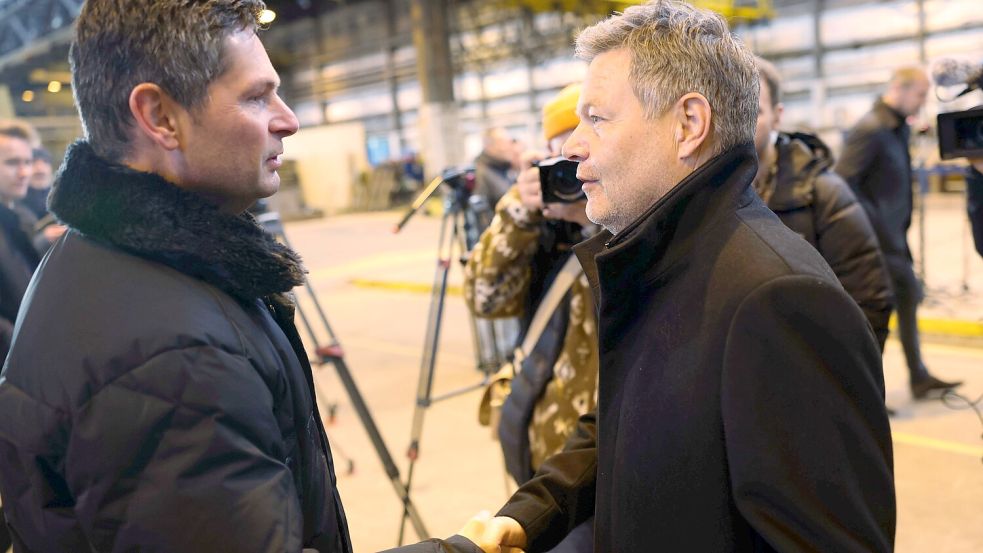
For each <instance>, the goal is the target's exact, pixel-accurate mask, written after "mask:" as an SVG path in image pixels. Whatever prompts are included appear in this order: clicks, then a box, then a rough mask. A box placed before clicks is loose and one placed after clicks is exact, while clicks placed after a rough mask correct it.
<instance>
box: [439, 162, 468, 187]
mask: <svg viewBox="0 0 983 553" xmlns="http://www.w3.org/2000/svg"><path fill="white" fill-rule="evenodd" d="M440 178H441V179H443V182H444V183H445V184H447V185H448V186H450V187H451V188H452V189H454V190H466V191H468V192H471V191H473V190H474V186H475V180H474V179H475V177H474V167H470V166H468V167H448V168H446V169H444V172H443V173H441V176H440Z"/></svg>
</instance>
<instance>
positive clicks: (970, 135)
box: [932, 60, 983, 159]
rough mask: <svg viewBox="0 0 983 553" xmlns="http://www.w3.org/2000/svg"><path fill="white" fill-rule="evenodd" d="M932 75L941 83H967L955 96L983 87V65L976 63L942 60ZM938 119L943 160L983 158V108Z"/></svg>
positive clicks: (941, 84) (946, 115) (943, 114)
mask: <svg viewBox="0 0 983 553" xmlns="http://www.w3.org/2000/svg"><path fill="white" fill-rule="evenodd" d="M932 77H933V79H934V80H935V84H937V85H938V86H953V85H960V86H963V87H964V88H963V90H962V92H960V93H959V94H957V95H956V96H955V98H959V97H960V96H964V95H966V94H969V93H970V92H972V91H974V90H979V89H983V66H981V65H979V64H975V63H966V62H962V61H958V60H942V61H940V62H939V64H938V65H937V66H936V68H935V71H934V73H933V75H932ZM955 98H953V99H955ZM936 121H937V123H938V130H939V156H940V157H941V158H942V159H953V158H958V157H983V109H981V108H980V107H976V108H973V109H968V110H966V111H953V112H949V113H940V114H939V116H938V118H937V120H936Z"/></svg>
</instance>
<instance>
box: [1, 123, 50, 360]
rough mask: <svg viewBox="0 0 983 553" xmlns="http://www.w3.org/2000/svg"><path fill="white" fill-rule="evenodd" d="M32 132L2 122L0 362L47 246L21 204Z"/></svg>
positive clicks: (30, 159) (27, 184)
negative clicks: (38, 237) (40, 238)
mask: <svg viewBox="0 0 983 553" xmlns="http://www.w3.org/2000/svg"><path fill="white" fill-rule="evenodd" d="M35 137H36V135H35V133H34V130H33V129H32V128H30V127H29V126H28V125H26V124H24V123H22V122H20V121H7V122H0V356H2V357H0V359H6V357H7V352H8V350H9V349H10V342H11V340H12V338H13V333H14V321H15V320H16V319H17V311H18V310H19V309H20V304H21V300H22V299H23V297H24V293H25V292H26V291H27V286H28V283H30V281H31V275H33V274H34V270H35V269H36V268H37V266H38V263H39V262H40V261H41V255H42V254H43V253H44V251H45V249H46V248H45V246H44V245H43V244H42V243H41V241H39V240H38V239H37V236H36V234H35V231H34V227H35V224H36V223H37V218H36V217H35V216H34V214H33V213H31V211H30V210H29V209H27V208H26V207H25V206H24V205H22V204H21V202H22V201H23V199H24V197H25V196H26V195H27V192H28V190H30V182H31V175H32V174H33V168H32V164H33V157H32V156H33V150H32V148H31V144H32V142H33V141H34V140H35Z"/></svg>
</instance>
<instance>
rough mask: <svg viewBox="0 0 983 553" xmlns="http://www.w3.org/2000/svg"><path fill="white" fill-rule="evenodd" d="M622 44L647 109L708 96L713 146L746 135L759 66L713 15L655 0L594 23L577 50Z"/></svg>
mask: <svg viewBox="0 0 983 553" xmlns="http://www.w3.org/2000/svg"><path fill="white" fill-rule="evenodd" d="M621 48H626V49H627V50H628V52H629V53H630V54H631V73H630V76H629V78H630V80H631V84H632V89H633V90H634V92H635V96H636V97H638V100H639V101H640V102H641V103H642V106H643V107H644V108H645V111H646V115H648V116H649V117H658V116H660V115H662V114H664V113H665V112H666V111H667V110H668V109H669V108H671V107H672V105H673V104H674V103H675V102H676V101H677V100H679V98H681V97H682V96H683V95H684V94H687V93H690V92H698V93H700V94H702V95H703V96H704V97H705V98H706V99H707V101H708V102H709V103H710V109H711V110H712V112H713V116H712V119H711V121H712V125H713V134H714V135H715V136H716V139H717V140H716V142H717V144H716V152H715V153H719V152H721V151H723V150H726V149H728V148H731V147H733V146H736V145H737V144H741V143H745V142H751V141H752V140H753V139H754V127H755V124H756V121H757V118H758V72H757V70H756V68H755V64H754V56H753V55H752V54H751V52H750V50H748V48H747V47H746V46H745V45H744V44H743V43H742V42H741V41H740V39H738V38H737V37H735V36H734V35H733V34H732V33H731V32H730V29H728V27H727V22H726V21H724V19H723V18H722V17H720V16H719V15H717V14H715V13H713V12H710V11H707V10H702V9H699V8H695V7H693V6H691V5H689V4H686V3H684V2H679V1H676V0H653V1H651V2H648V3H646V4H644V5H641V6H631V7H629V8H627V9H626V10H625V11H624V13H622V14H618V15H614V16H612V17H609V18H608V19H605V20H604V21H601V22H600V23H596V24H594V25H592V26H590V27H588V28H586V29H584V30H583V32H581V33H580V35H579V36H578V37H577V51H576V55H577V57H578V58H580V59H583V60H585V61H588V62H589V61H591V60H593V59H594V58H595V57H596V56H598V55H600V54H603V53H605V52H609V51H612V50H618V49H621Z"/></svg>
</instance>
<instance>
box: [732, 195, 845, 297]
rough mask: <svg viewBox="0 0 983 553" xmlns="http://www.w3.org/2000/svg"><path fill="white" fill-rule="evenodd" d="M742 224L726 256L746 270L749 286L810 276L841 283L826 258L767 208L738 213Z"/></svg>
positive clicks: (747, 208) (754, 205)
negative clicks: (773, 280) (786, 278)
mask: <svg viewBox="0 0 983 553" xmlns="http://www.w3.org/2000/svg"><path fill="white" fill-rule="evenodd" d="M736 215H737V219H738V221H739V222H740V224H739V226H738V228H737V230H735V232H734V237H733V240H730V241H729V243H728V245H727V247H726V248H725V255H727V256H729V257H731V258H734V259H737V260H739V262H740V263H741V265H742V266H743V267H745V271H744V273H745V274H746V278H747V279H748V284H749V285H752V286H754V285H757V284H760V283H763V282H766V281H768V280H770V279H774V278H780V277H786V276H792V275H809V276H814V277H818V278H820V279H823V280H829V281H830V282H837V280H836V275H834V274H833V272H832V270H830V268H829V266H828V265H827V264H826V262H825V261H824V260H823V258H822V256H820V255H819V253H818V252H817V251H816V250H815V248H813V247H812V246H810V245H809V243H808V242H806V241H805V240H804V239H803V238H802V237H801V236H799V235H798V234H797V233H796V232H794V231H792V230H791V229H789V228H788V227H787V226H785V224H784V223H782V222H781V220H780V219H779V218H778V217H777V216H776V215H774V214H773V213H771V212H770V211H769V210H767V208H765V209H762V206H760V205H757V204H752V205H750V206H746V207H744V208H741V209H738V210H737V212H736Z"/></svg>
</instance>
